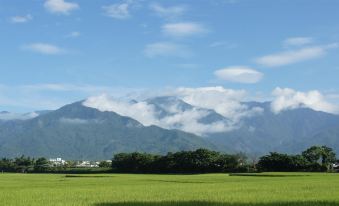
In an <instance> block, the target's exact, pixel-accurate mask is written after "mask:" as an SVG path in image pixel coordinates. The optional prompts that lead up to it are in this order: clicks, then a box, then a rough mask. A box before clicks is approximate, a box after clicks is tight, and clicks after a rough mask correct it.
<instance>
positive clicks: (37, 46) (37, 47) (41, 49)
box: [22, 43, 66, 55]
mask: <svg viewBox="0 0 339 206" xmlns="http://www.w3.org/2000/svg"><path fill="white" fill-rule="evenodd" d="M22 49H24V50H28V51H32V52H37V53H40V54H48V55H55V54H63V53H65V52H66V50H65V49H62V48H60V47H58V46H56V45H53V44H47V43H33V44H27V45H24V46H23V47H22Z"/></svg>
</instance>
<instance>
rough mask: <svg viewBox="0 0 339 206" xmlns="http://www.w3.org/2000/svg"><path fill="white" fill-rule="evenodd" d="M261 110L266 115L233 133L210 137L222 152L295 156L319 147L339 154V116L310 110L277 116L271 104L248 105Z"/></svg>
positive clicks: (251, 103)
mask: <svg viewBox="0 0 339 206" xmlns="http://www.w3.org/2000/svg"><path fill="white" fill-rule="evenodd" d="M245 104H246V105H248V106H249V107H261V108H263V112H262V113H261V114H260V115H255V116H252V117H250V118H245V119H243V120H242V123H241V127H240V128H238V129H235V130H233V131H231V132H225V133H215V134H211V135H210V136H209V139H210V140H211V142H213V143H214V144H215V145H217V146H218V148H219V149H221V150H226V151H233V152H237V151H243V152H246V153H251V154H260V155H261V154H264V153H267V152H269V151H281V152H288V153H296V152H300V151H302V150H304V149H305V148H307V147H309V146H311V145H315V144H320V145H328V146H330V147H333V148H334V149H335V150H336V151H337V153H338V154H339V129H338V128H339V116H338V115H333V114H329V113H324V112H319V111H314V110H311V109H307V108H299V109H293V110H286V111H282V112H280V113H278V114H275V113H273V112H272V111H271V109H270V102H265V103H258V102H249V103H245Z"/></svg>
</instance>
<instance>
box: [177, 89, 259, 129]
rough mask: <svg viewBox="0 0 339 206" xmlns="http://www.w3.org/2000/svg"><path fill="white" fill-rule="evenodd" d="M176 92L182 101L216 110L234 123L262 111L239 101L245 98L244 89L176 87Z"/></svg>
mask: <svg viewBox="0 0 339 206" xmlns="http://www.w3.org/2000/svg"><path fill="white" fill-rule="evenodd" d="M176 94H177V95H178V96H179V97H181V98H182V100H183V101H185V102H187V103H189V104H191V105H193V106H197V107H201V108H207V109H211V110H214V111H216V112H217V113H219V114H221V115H222V116H224V117H226V118H228V119H230V120H231V121H233V122H234V123H235V124H236V123H238V122H239V121H240V119H241V118H244V117H250V116H252V115H256V114H258V113H261V112H262V109H261V108H248V107H247V106H246V105H244V104H242V103H241V102H242V101H244V100H245V97H246V91H244V90H233V89H225V88H223V87H220V86H218V87H200V88H184V87H182V88H178V89H177V90H176Z"/></svg>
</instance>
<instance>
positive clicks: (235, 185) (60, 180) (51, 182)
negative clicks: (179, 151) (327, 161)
mask: <svg viewBox="0 0 339 206" xmlns="http://www.w3.org/2000/svg"><path fill="white" fill-rule="evenodd" d="M0 205H4V206H7V205H25V206H28V205H92V206H137V205H141V206H146V205H150V206H156V205H161V206H169V205H171V206H172V205H176V206H195V205H197V206H202V205H207V206H214V205H217V206H218V205H220V206H231V205H232V206H245V205H253V206H259V205H263V206H271V205H282V206H287V205H288V206H299V205H302V206H309V205H339V174H315V173H263V174H260V175H257V176H244V175H241V176H239V175H227V174H206V175H130V174H95V175H94V174H93V175H87V174H86V175H61V174H1V173H0Z"/></svg>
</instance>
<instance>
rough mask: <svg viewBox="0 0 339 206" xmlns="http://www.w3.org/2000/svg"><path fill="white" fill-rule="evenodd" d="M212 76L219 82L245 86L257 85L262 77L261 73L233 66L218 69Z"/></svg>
mask: <svg viewBox="0 0 339 206" xmlns="http://www.w3.org/2000/svg"><path fill="white" fill-rule="evenodd" d="M214 75H215V76H216V77H217V78H218V79H221V80H226V81H231V82H239V83H246V84H253V83H257V82H259V81H260V80H261V79H262V77H263V76H264V74H263V73H261V72H258V71H256V70H254V69H252V68H249V67H245V66H233V67H226V68H223V69H219V70H217V71H215V72H214Z"/></svg>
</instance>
